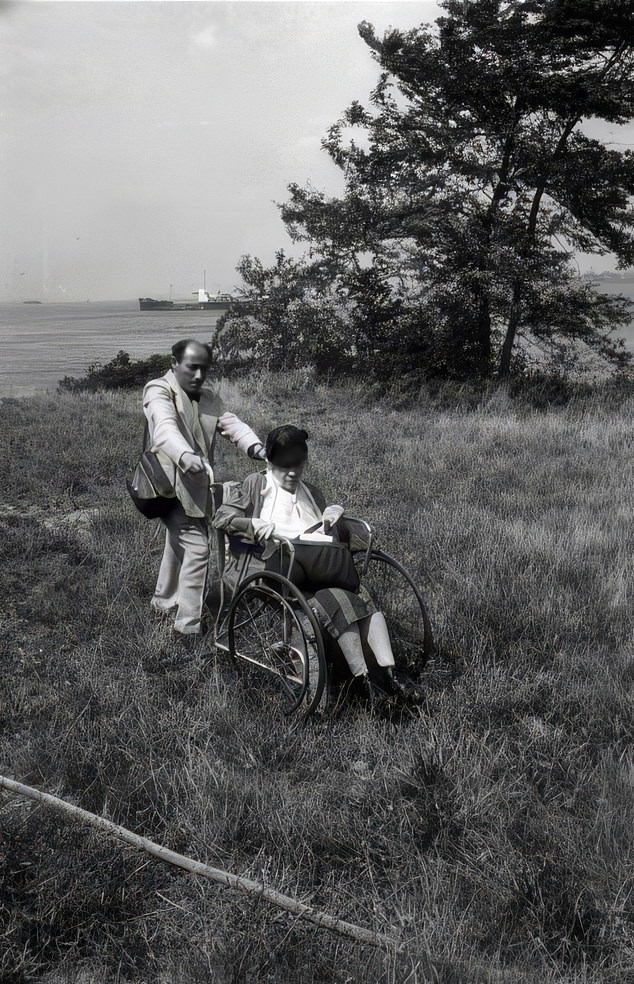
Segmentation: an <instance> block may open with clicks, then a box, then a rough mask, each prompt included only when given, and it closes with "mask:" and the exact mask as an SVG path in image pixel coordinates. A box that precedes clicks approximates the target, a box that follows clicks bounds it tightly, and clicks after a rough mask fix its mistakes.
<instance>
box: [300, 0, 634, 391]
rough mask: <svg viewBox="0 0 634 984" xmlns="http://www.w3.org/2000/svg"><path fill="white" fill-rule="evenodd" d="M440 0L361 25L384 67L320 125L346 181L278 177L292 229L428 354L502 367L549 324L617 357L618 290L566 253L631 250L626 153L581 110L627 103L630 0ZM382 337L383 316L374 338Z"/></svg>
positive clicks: (631, 104)
mask: <svg viewBox="0 0 634 984" xmlns="http://www.w3.org/2000/svg"><path fill="white" fill-rule="evenodd" d="M442 6H443V8H444V10H445V16H443V17H441V18H440V19H439V20H438V21H437V23H436V25H435V26H434V27H430V26H427V25H423V26H421V27H419V28H416V29H413V30H411V31H406V32H402V31H396V30H391V31H388V32H387V33H386V34H385V35H384V37H383V38H382V39H379V38H377V36H376V34H375V32H374V30H373V28H372V27H371V26H370V25H369V24H367V23H363V24H361V25H360V27H359V31H360V34H361V37H362V38H363V39H364V41H365V42H366V44H367V45H368V46H369V47H370V49H371V51H372V53H373V56H374V58H375V59H376V61H377V62H378V63H379V65H380V67H381V70H382V73H381V77H380V80H379V83H378V85H377V87H376V89H375V90H374V92H373V93H372V94H371V97H370V104H371V108H370V109H365V108H363V107H362V106H361V105H360V104H359V103H354V104H353V105H352V106H350V107H349V108H348V110H347V111H346V112H345V113H344V115H343V117H342V119H341V120H339V121H338V122H337V123H335V124H334V125H333V126H332V127H331V129H330V131H329V133H328V136H327V138H326V140H325V141H324V147H325V149H326V150H327V152H328V153H329V155H330V156H331V158H332V160H333V161H334V162H335V164H337V165H338V167H340V168H341V170H342V171H343V174H344V178H345V193H344V195H343V197H341V198H328V197H326V195H324V194H323V193H322V192H319V191H315V190H314V189H312V188H310V187H309V188H301V187H299V186H298V185H291V186H290V188H289V191H290V200H289V201H288V202H286V203H285V204H284V205H282V206H281V214H282V218H283V220H284V221H285V223H286V225H287V228H288V230H289V232H290V234H291V237H292V238H293V239H294V240H295V241H297V242H305V243H308V244H310V259H311V262H312V264H313V267H316V266H320V265H321V266H322V267H323V268H325V269H327V270H329V272H330V275H331V278H332V284H333V290H334V291H335V292H336V293H337V294H338V295H339V296H340V297H346V298H347V299H348V300H349V299H350V297H354V299H355V305H356V309H357V311H362V310H363V303H361V300H362V299H364V303H365V307H366V308H370V307H371V303H370V300H369V298H370V296H371V294H374V293H375V292H376V291H377V282H380V284H381V291H382V304H383V308H384V310H389V312H390V316H391V318H392V319H393V333H392V336H393V335H394V333H395V332H399V328H402V326H403V325H404V324H405V325H407V326H408V328H407V331H405V333H404V334H403V332H402V331H400V332H399V333H400V336H401V341H402V344H403V345H404V346H405V345H408V346H410V347H411V348H412V349H413V350H414V356H415V357H418V358H420V359H425V360H427V368H428V370H429V369H430V368H431V370H432V371H433V370H434V368H436V369H440V370H441V371H443V369H444V371H445V372H446V373H448V374H450V375H465V374H466V375H474V374H475V375H489V374H491V373H495V372H497V373H498V374H499V375H501V376H506V375H508V374H509V372H510V371H511V369H512V365H513V357H514V353H515V352H517V349H518V342H522V344H524V340H525V339H526V338H528V339H529V340H530V341H539V340H540V336H542V337H543V336H544V334H546V335H548V336H549V337H550V339H551V341H552V340H554V339H555V338H556V339H558V340H559V342H560V343H561V344H564V345H566V344H569V343H570V341H571V340H572V341H574V343H575V344H576V345H582V346H583V345H585V346H590V347H591V348H592V349H593V351H594V352H595V353H596V355H597V357H599V358H600V359H602V360H604V361H606V360H607V361H608V362H610V363H612V364H616V365H622V364H624V362H627V355H626V353H624V352H622V351H620V350H619V349H618V347H615V346H614V345H612V344H611V343H610V342H609V339H607V337H606V333H605V329H610V330H612V329H613V328H614V327H617V328H618V327H619V326H623V325H625V324H627V322H628V320H629V313H628V303H627V301H626V300H625V299H624V298H616V299H615V298H610V297H609V296H608V295H602V294H598V293H596V292H593V291H592V290H591V288H590V287H589V286H588V285H585V286H583V289H582V288H581V286H580V284H579V280H578V277H575V276H574V274H573V270H572V267H571V259H572V257H573V256H574V253H575V251H580V250H581V251H584V252H586V253H595V254H599V255H605V254H606V253H613V254H614V255H615V256H616V258H617V261H618V264H619V266H620V267H624V266H628V265H631V264H632V263H634V235H633V230H634V210H633V209H632V206H631V196H632V194H633V193H634V155H632V153H631V151H629V150H623V151H621V150H614V149H611V148H608V147H607V146H606V145H605V144H603V143H601V142H600V141H599V140H596V139H593V138H591V137H589V136H588V135H587V134H586V133H585V132H584V130H583V125H582V124H583V123H584V121H586V120H589V119H592V118H594V119H601V120H605V121H608V122H610V123H613V124H622V123H624V122H627V121H628V120H630V119H632V118H633V117H634V32H633V31H632V27H631V25H632V14H633V13H634V2H633V0H510V2H501V0H477V2H475V0H474V2H469V0H445V3H443V4H442ZM351 131H352V133H353V134H355V138H354V139H350V136H349V135H350V132H351ZM368 270H370V271H372V276H368V275H367V274H364V275H363V276H362V271H368ZM364 277H365V280H366V286H367V290H365V291H364V290H363V289H362V288H363V280H364ZM351 285H356V293H355V289H354V287H353V288H352V290H351ZM379 293H380V292H379ZM546 294H548V296H550V297H551V300H552V299H553V298H554V297H555V295H556V297H557V303H556V304H554V303H553V304H552V305H550V306H548V307H547V306H546V305H545V304H544V303H543V298H544V296H545V295H546ZM564 314H565V316H564ZM575 318H577V319H578V320H577V321H575ZM540 319H541V320H540ZM389 336H390V331H389V328H388V326H387V324H386V323H385V322H384V323H383V325H382V335H381V337H380V338H379V339H378V341H379V342H380V346H379V347H381V346H383V347H385V345H386V343H387V339H388V338H389ZM602 340H603V341H602ZM615 360H616V361H615Z"/></svg>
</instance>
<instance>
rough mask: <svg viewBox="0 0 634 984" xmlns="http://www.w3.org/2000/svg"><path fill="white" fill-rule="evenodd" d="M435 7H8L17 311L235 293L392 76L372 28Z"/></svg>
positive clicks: (11, 234)
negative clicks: (373, 52) (332, 147)
mask: <svg viewBox="0 0 634 984" xmlns="http://www.w3.org/2000/svg"><path fill="white" fill-rule="evenodd" d="M438 14H439V10H438V8H437V7H436V5H435V4H434V3H427V2H413V0H411V2H396V0H388V2H383V3H376V2H369V3H366V2H363V0H356V2H355V0H347V2H342V0H338V2H330V3H329V2H290V0H281V2H266V0H262V2H248V0H235V2H226V0H212V2H205V0H202V2H191V3H190V2H170V3H160V2H127V0H126V2H112V3H111V2H104V3H101V2H88V0H84V2H70V3H60V2H34V3H30V2H25V0H23V2H17V3H8V4H7V3H4V4H2V6H1V7H0V34H1V43H0V60H1V63H2V66H3V68H2V71H3V73H4V74H3V79H2V101H1V107H0V108H1V111H2V116H3V127H2V137H1V138H0V139H1V144H0V153H1V155H2V158H1V165H0V166H1V168H2V171H1V178H0V221H1V223H2V229H3V233H2V246H1V247H0V250H1V251H0V263H1V270H0V274H1V276H0V300H9V301H10V300H23V299H29V298H33V299H46V300H60V301H61V300H80V301H84V300H87V299H91V300H119V299H127V298H134V297H138V296H144V295H150V296H168V293H169V289H170V284H172V285H173V288H172V289H173V296H174V297H184V296H186V294H187V293H189V292H190V291H192V290H195V289H197V288H198V287H201V286H202V280H203V271H204V270H206V279H207V288H208V289H209V290H212V291H213V290H216V289H221V290H231V288H232V287H233V286H234V284H235V283H236V282H237V280H238V277H237V274H236V273H235V267H236V264H237V263H238V260H239V258H240V256H241V255H242V254H243V253H252V254H254V255H256V256H260V257H261V258H262V259H263V260H264V261H266V262H269V261H271V260H272V259H273V256H274V253H275V250H276V249H278V248H280V247H286V248H289V247H290V246H291V244H290V240H289V239H288V237H287V235H286V231H285V228H284V225H283V223H282V222H281V219H280V217H279V213H278V210H277V208H276V207H275V204H274V202H275V201H278V202H279V201H284V200H285V199H286V198H287V197H288V196H287V191H286V188H287V185H288V184H289V183H290V182H291V181H296V182H299V183H300V184H305V183H307V182H308V181H310V182H311V183H312V184H313V185H315V186H316V187H318V188H323V189H325V190H327V191H332V192H336V191H338V190H339V189H340V188H341V187H342V185H341V179H340V175H339V172H338V170H337V169H336V168H335V167H334V165H333V164H331V163H330V161H329V158H328V157H327V155H326V154H325V152H324V151H322V150H321V148H320V141H321V139H322V138H323V137H324V136H325V133H326V130H327V128H328V126H329V125H330V124H331V123H333V122H334V121H335V120H336V119H337V118H338V117H339V116H340V114H341V112H342V111H343V110H344V109H345V108H346V106H347V105H348V104H349V103H350V102H351V101H352V100H353V99H360V100H362V101H364V102H365V101H366V100H367V97H368V94H369V92H370V90H371V89H372V87H373V85H374V84H375V82H376V79H377V77H378V68H377V66H376V64H375V63H374V61H373V60H372V58H371V56H370V52H369V50H368V48H367V47H366V45H365V44H364V43H363V41H362V40H361V39H360V37H359V35H358V33H357V24H358V23H359V22H360V21H361V20H369V21H370V22H371V23H373V24H374V25H375V26H376V27H377V28H378V29H379V30H381V31H382V30H383V29H385V28H387V27H388V26H389V25H393V26H397V27H404V28H409V27H414V26H415V25H417V24H420V23H421V22H422V21H423V20H434V19H435V18H436V17H437V16H438Z"/></svg>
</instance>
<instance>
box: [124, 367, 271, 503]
mask: <svg viewBox="0 0 634 984" xmlns="http://www.w3.org/2000/svg"><path fill="white" fill-rule="evenodd" d="M197 409H198V414H196V408H195V407H194V405H193V403H192V401H191V400H190V398H189V397H188V396H187V394H186V393H185V392H184V390H182V389H181V387H180V386H179V385H178V383H177V382H176V377H175V375H174V373H173V372H172V370H171V369H170V371H169V372H167V373H166V374H165V375H164V376H161V378H160V379H151V380H150V382H149V383H147V384H146V386H145V388H144V390H143V411H144V413H145V416H146V418H147V422H148V440H147V445H146V446H147V448H149V449H151V450H152V451H154V452H155V453H156V456H157V458H158V460H159V461H160V463H161V467H162V468H163V470H164V471H165V474H166V475H167V477H168V479H169V481H170V483H171V485H172V488H173V489H174V492H175V494H176V496H177V498H178V499H179V500H180V502H181V505H182V506H183V508H184V510H185V512H186V513H187V515H188V516H198V517H202V516H208V515H209V509H210V495H209V482H210V475H209V473H208V472H206V471H203V472H199V473H198V474H192V473H191V472H184V471H183V470H182V468H181V467H180V461H181V458H182V456H183V455H184V454H185V453H186V452H189V453H191V452H193V453H194V454H198V455H201V456H202V457H203V459H205V460H206V461H208V462H209V464H210V465H213V451H214V444H215V440H216V434H217V433H218V432H220V433H221V434H222V436H223V437H227V438H229V440H230V441H231V442H232V443H233V444H235V445H237V447H238V448H239V449H240V450H241V451H245V452H247V453H249V454H250V456H251V457H259V456H260V451H261V448H262V442H261V441H260V439H259V437H258V436H257V434H256V433H255V432H254V431H253V430H251V428H250V427H249V426H248V425H247V424H245V423H243V422H242V421H241V420H239V419H238V417H236V415H235V414H233V413H226V412H224V407H223V405H222V401H221V400H220V398H219V397H218V396H217V395H216V394H214V393H212V392H210V391H209V390H205V389H203V391H202V392H201V395H200V402H199V403H198V408H197Z"/></svg>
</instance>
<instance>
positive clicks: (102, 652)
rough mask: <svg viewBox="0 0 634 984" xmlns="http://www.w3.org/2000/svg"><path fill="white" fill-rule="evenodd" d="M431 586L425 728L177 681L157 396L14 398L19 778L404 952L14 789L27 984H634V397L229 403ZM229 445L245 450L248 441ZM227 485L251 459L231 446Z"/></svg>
mask: <svg viewBox="0 0 634 984" xmlns="http://www.w3.org/2000/svg"><path fill="white" fill-rule="evenodd" d="M221 390H222V394H223V396H224V398H225V402H226V404H227V407H228V408H230V409H233V410H235V411H236V412H238V413H239V414H240V415H241V416H243V417H244V418H245V419H247V420H248V421H249V422H250V423H252V424H253V425H254V426H255V427H256V429H258V430H259V431H260V432H261V433H262V434H264V433H265V432H266V431H267V429H268V428H269V427H270V426H272V425H274V424H278V423H282V422H294V423H297V424H301V425H302V426H306V427H307V429H308V430H309V432H310V435H311V448H312V461H311V464H310V468H309V474H307V477H308V478H309V479H312V480H313V481H315V482H316V484H318V485H320V486H322V488H324V490H326V491H327V492H328V493H329V498H330V499H331V500H332V501H337V502H342V503H344V504H345V505H346V506H347V507H348V508H349V511H350V512H352V513H354V514H357V515H363V516H365V517H366V518H367V519H369V520H370V521H371V522H372V523H373V524H374V525H375V526H376V528H377V531H378V538H379V540H380V543H381V545H382V546H384V547H385V548H386V549H388V550H389V551H390V552H392V553H394V554H395V555H397V556H398V557H400V558H401V559H402V560H404V561H405V562H406V563H407V564H408V565H409V566H410V568H411V569H412V570H413V571H414V572H416V573H417V574H418V575H419V578H420V580H421V583H422V585H423V587H424V589H425V591H426V594H427V598H428V602H429V606H430V609H431V613H432V617H433V622H434V628H435V634H436V636H437V641H438V650H439V652H438V660H437V662H436V664H435V665H433V666H432V668H431V669H430V670H429V672H428V673H427V676H426V695H425V701H424V704H423V706H422V707H421V709H420V713H418V714H417V716H416V717H414V718H412V719H408V720H407V721H404V722H400V723H395V722H390V721H388V720H385V719H381V718H376V717H372V716H371V715H369V714H368V713H367V712H364V711H360V710H358V709H357V710H354V709H352V708H351V709H350V711H349V712H347V713H344V714H339V715H338V716H337V717H336V718H333V719H327V720H325V721H323V722H319V723H316V724H314V725H313V726H310V727H307V728H305V729H303V730H302V731H293V730H292V729H291V728H290V727H289V726H288V724H287V723H285V722H284V721H281V720H277V719H275V718H273V717H272V716H271V714H270V712H268V711H267V708H266V707H261V706H259V705H258V704H257V703H254V702H253V701H248V700H247V698H246V697H245V695H244V694H243V693H241V692H240V690H239V688H237V687H236V686H235V684H234V682H233V677H232V675H231V673H230V672H229V668H228V667H227V665H226V663H225V662H224V661H223V659H222V658H221V657H218V658H217V660H211V662H210V663H209V664H207V665H206V666H205V667H203V668H201V667H200V666H197V667H193V668H190V669H188V670H183V671H182V672H160V665H161V663H160V660H161V657H163V656H167V655H169V653H170V651H171V649H170V647H171V646H172V643H171V641H170V635H169V629H168V628H167V627H165V626H162V625H159V624H157V623H156V622H155V621H153V619H152V617H151V615H150V611H149V605H148V602H149V598H150V594H151V591H152V588H153V583H154V578H155V575H156V570H157V566H158V560H159V556H160V552H161V542H160V537H159V536H158V535H157V531H156V530H155V526H154V524H151V523H148V522H147V521H145V520H143V519H142V518H141V517H139V516H138V514H136V513H135V512H134V510H133V507H132V506H131V504H130V502H129V501H128V499H127V497H126V493H125V491H124V486H123V478H124V475H125V472H126V470H127V468H128V467H129V466H130V465H132V463H133V462H134V460H135V457H136V454H137V449H138V445H139V441H140V437H141V415H140V411H139V398H138V394H125V395H118V394H100V393H97V394H93V395H86V396H71V395H68V394H65V395H61V396H41V397H37V398H32V399H29V400H23V401H22V400H5V401H3V403H2V422H3V426H2V434H1V437H0V442H1V444H2V455H1V458H0V461H1V464H0V470H1V471H0V489H1V495H0V498H1V499H2V505H1V506H0V531H1V540H0V559H1V562H0V581H1V586H0V598H1V599H2V602H1V605H2V629H1V636H0V647H1V655H0V660H1V661H0V667H1V670H2V672H1V674H0V772H1V773H2V774H4V775H8V776H10V777H14V778H16V779H18V780H20V781H23V782H26V783H29V784H31V785H34V786H37V787H38V788H41V789H43V790H45V791H48V792H52V793H55V794H57V795H59V796H62V797H64V798H65V799H67V800H68V801H70V802H73V803H76V804H78V805H80V806H83V807H84V808H86V809H88V810H92V811H94V812H96V813H98V814H100V815H103V816H105V817H107V818H109V819H111V820H113V821H114V822H116V823H120V824H123V825H124V826H127V827H129V828H130V829H132V830H134V831H136V832H137V833H140V834H143V835H145V836H147V837H150V838H152V839H153V840H156V841H159V842H161V843H163V844H165V845H166V846H168V847H170V848H172V849H174V850H176V851H180V852H181V853H185V854H188V855H190V856H192V857H194V858H197V859H198V860H201V861H205V862H207V863H209V864H211V865H215V866H218V867H223V868H226V869H228V870H231V871H234V872H237V873H239V874H242V875H245V876H247V877H250V878H253V879H255V880H264V882H265V883H266V884H267V885H269V886H271V887H274V888H277V889H279V890H280V891H283V892H286V893H287V894H290V895H293V896H296V897H297V898H299V899H301V900H303V901H308V902H310V903H312V904H314V905H315V906H317V907H319V908H321V909H324V910H326V911H328V912H330V913H332V914H334V915H337V916H339V917H341V918H343V919H347V920H349V921H351V922H354V923H357V924H359V925H362V926H366V927H368V928H372V929H375V930H377V931H382V932H391V933H394V934H396V935H397V936H398V937H399V939H400V940H401V943H402V945H401V948H400V950H399V951H398V952H396V951H392V950H381V949H376V948H371V947H369V946H367V945H361V944H356V943H353V942H351V941H349V940H345V939H343V938H339V937H336V936H334V935H331V934H329V933H327V932H325V931H322V930H319V929H318V928H316V927H314V926H311V925H309V924H307V923H305V922H300V921H297V920H294V919H292V918H291V917H290V916H287V915H285V914H283V913H281V912H280V911H278V910H275V909H272V908H271V907H270V906H268V905H265V904H264V903H263V902H261V901H259V900H254V899H252V898H247V897H246V896H242V895H239V894H237V893H235V892H231V891H229V890H227V889H223V888H220V887H217V886H213V885H210V884H208V883H203V882H201V881H199V880H196V879H194V878H192V877H189V876H186V875H183V874H180V873H177V872H176V871H175V869H168V868H167V866H164V865H162V864H160V863H158V862H157V861H154V860H151V859H150V858H149V857H147V856H145V855H141V854H139V853H138V852H135V851H134V850H132V849H131V848H127V847H124V846H122V845H120V844H118V843H116V842H115V841H113V840H111V839H109V838H107V837H106V836H104V835H103V834H100V833H97V832H95V831H91V830H89V829H87V828H84V827H82V826H78V825H76V824H72V823H69V822H68V821H67V820H65V819H63V818H61V817H60V816H59V815H56V814H53V813H52V812H50V811H48V810H45V809H42V808H40V807H36V806H33V805H32V804H27V803H26V802H25V801H23V800H21V799H18V798H15V797H12V796H9V795H5V794H0V980H2V981H3V982H5V984H22V982H27V981H35V980H36V981H41V982H45V984H101V982H115V981H138V982H148V984H153V982H160V984H197V982H201V984H202V982H213V984H241V982H244V984H256V982H257V984H260V982H262V984H264V982H267V984H291V982H292V984H330V982H332V984H335V982H336V984H357V982H358V984H362V982H363V984H365V982H369V984H422V982H428V981H436V982H442V984H449V982H460V984H462V982H471V981H473V982H485V981H499V982H505V984H529V982H531V984H538V982H539V984H543V982H545V984H555V982H566V984H595V982H605V984H628V982H634V971H633V969H632V968H633V967H634V921H633V905H632V898H633V889H634V872H633V869H632V856H631V843H632V830H633V829H634V808H633V803H634V799H633V796H632V790H633V783H634V762H633V757H632V737H633V735H632V732H633V723H634V707H633V700H632V689H633V688H632V684H633V682H634V660H633V655H632V653H633V646H632V643H633V641H634V640H633V627H634V622H633V620H632V590H633V578H632V574H633V571H632V557H633V552H634V550H633V548H634V515H633V510H632V461H633V455H632V451H633V447H632V445H633V429H632V417H633V411H634V397H633V396H629V397H628V396H627V395H621V396H620V397H618V398H617V397H616V396H614V395H612V396H608V395H607V394H604V395H600V394H599V395H595V396H586V397H584V398H583V399H579V400H577V401H573V402H572V403H569V404H568V405H566V406H564V407H559V408H557V407H546V408H543V409H532V408H531V407H530V405H529V404H528V403H527V402H512V401H511V400H510V399H509V397H508V395H506V394H505V393H504V392H501V391H498V392H495V391H490V392H489V393H485V394H484V395H481V396H480V397H477V398H474V397H470V398H467V396H465V395H463V396H461V395H460V394H459V393H458V394H455V393H454V394H451V393H447V392H445V393H441V394H440V395H437V396H435V397H433V398H432V397H431V396H429V394H427V393H421V394H420V398H419V399H418V400H417V401H415V402H411V401H409V400H406V399H405V398H404V397H403V398H402V399H399V398H398V396H395V395H394V394H393V395H392V396H391V397H389V398H388V397H380V396H379V395H378V394H377V393H373V392H372V391H370V390H367V389H363V388H360V387H356V388H355V387H354V386H352V385H351V386H349V387H341V388H327V387H325V386H321V385H315V384H314V383H313V381H312V380H311V377H310V374H308V373H303V372H301V371H298V372H297V373H296V374H295V375H294V376H292V377H286V378H281V377H275V376H271V375H268V376H267V375H254V376H253V377H251V378H250V379H248V380H242V381H240V382H236V383H227V382H223V383H222V384H221ZM222 443H224V442H222ZM217 470H218V471H219V472H220V473H222V474H223V477H239V476H240V475H243V474H245V473H246V472H247V471H248V470H249V462H248V461H247V460H246V459H244V460H243V459H241V458H240V457H239V456H238V455H237V454H236V453H235V452H234V451H233V449H231V448H228V449H222V454H221V456H220V462H219V468H218V469H217Z"/></svg>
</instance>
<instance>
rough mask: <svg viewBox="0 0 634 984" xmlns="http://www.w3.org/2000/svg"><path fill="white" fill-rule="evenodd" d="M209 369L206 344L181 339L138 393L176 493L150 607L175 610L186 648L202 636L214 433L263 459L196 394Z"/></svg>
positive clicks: (242, 429)
mask: <svg viewBox="0 0 634 984" xmlns="http://www.w3.org/2000/svg"><path fill="white" fill-rule="evenodd" d="M210 364H211V350H210V349H209V347H208V346H207V345H204V344H203V343H202V342H198V341H195V340H194V339H191V338H186V339H183V340H182V341H180V342H176V344H175V345H174V346H173V347H172V368H171V370H170V371H169V372H167V373H166V374H165V375H164V376H162V377H161V378H160V379H152V380H150V382H149V383H147V385H146V386H145V389H144V390H143V410H144V413H145V416H146V418H147V421H148V447H149V448H151V450H152V451H154V452H155V453H156V455H157V457H158V460H159V461H160V464H161V466H162V468H163V470H164V471H165V474H166V475H167V477H168V479H169V481H170V483H171V486H172V488H173V489H174V496H175V503H174V507H173V509H171V511H170V512H168V514H167V516H165V518H164V519H162V522H163V523H164V524H165V527H166V533H165V550H164V553H163V559H162V561H161V567H160V570H159V575H158V580H157V582H156V588H155V591H154V597H153V598H152V607H153V608H154V609H155V610H156V611H158V612H172V611H174V612H175V620H174V632H175V634H176V637H177V638H178V639H179V640H181V641H182V642H183V643H185V644H187V643H191V642H194V641H195V637H196V636H200V634H201V617H202V608H203V601H204V595H205V582H206V576H207V561H208V553H209V547H208V539H207V520H208V519H209V518H210V516H211V507H212V500H211V490H210V482H211V481H213V471H212V463H213V450H214V443H215V439H216V434H217V433H220V434H221V435H222V436H223V437H227V438H228V439H229V440H230V441H232V443H234V444H236V445H237V446H238V448H240V450H242V451H245V452H247V454H248V455H249V457H251V458H264V457H265V455H264V448H263V446H262V442H261V441H260V439H259V438H258V436H257V434H255V433H254V432H253V431H252V430H251V428H250V427H249V426H248V425H247V424H244V423H243V422H242V421H241V420H239V419H238V418H237V417H236V416H235V414H232V413H223V412H222V411H223V407H222V405H221V402H220V400H219V399H218V398H217V397H216V396H214V395H213V394H212V393H210V392H209V391H207V390H204V389H203V383H204V382H205V379H206V377H207V374H208V373H209V369H210ZM192 637H193V638H192Z"/></svg>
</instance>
